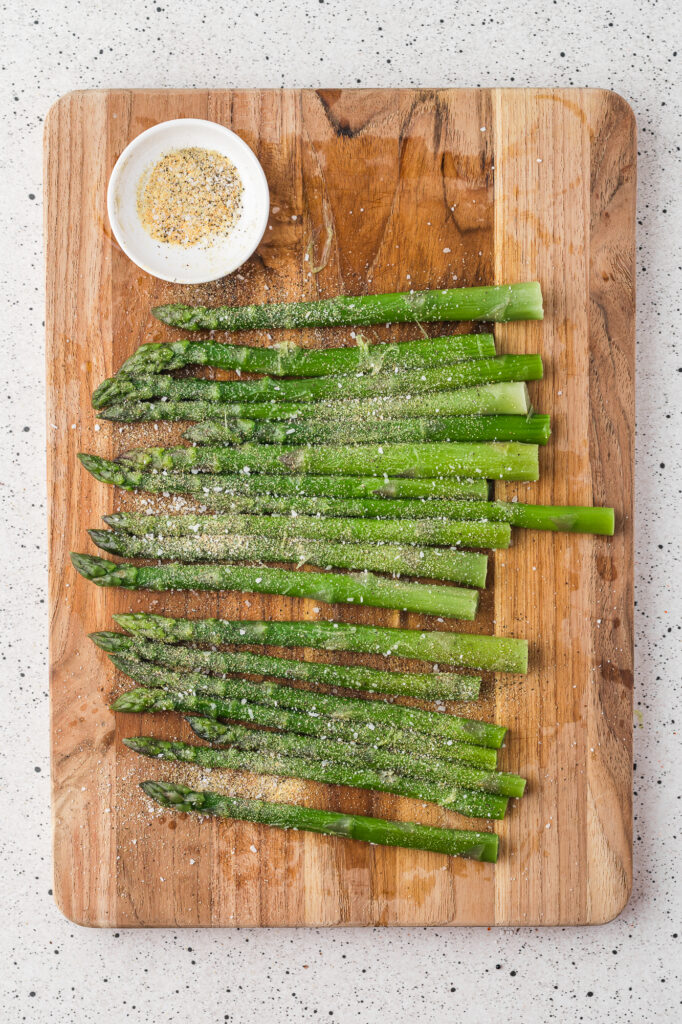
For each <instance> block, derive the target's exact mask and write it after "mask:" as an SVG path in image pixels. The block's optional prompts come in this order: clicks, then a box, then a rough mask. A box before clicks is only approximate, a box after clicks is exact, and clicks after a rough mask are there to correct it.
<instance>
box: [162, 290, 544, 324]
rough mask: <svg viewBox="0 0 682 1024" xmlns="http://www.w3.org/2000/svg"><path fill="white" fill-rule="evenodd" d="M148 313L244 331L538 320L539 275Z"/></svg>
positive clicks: (168, 320) (172, 320) (181, 307)
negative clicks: (482, 283)
mask: <svg viewBox="0 0 682 1024" xmlns="http://www.w3.org/2000/svg"><path fill="white" fill-rule="evenodd" d="M152 313H153V314H154V316H155V317H156V318H157V319H158V320H161V321H163V323H165V324H169V325H170V326H171V327H182V328H183V329H184V330H188V331H245V330H246V331H248V330H257V329H265V330H270V329H271V328H277V327H344V326H351V325H356V326H358V327H362V326H366V325H370V324H384V323H395V324H402V323H431V322H433V321H436V320H443V321H448V320H449V321H454V320H482V321H487V322H493V321H497V322H499V323H504V322H506V321H509V320H542V293H541V291H540V285H539V284H538V283H537V281H527V282H523V283H519V284H503V285H489V286H486V287H482V288H481V287H478V288H439V289H434V290H433V291H422V292H416V291H411V292H394V293H389V294H384V295H357V296H350V295H338V296H336V298H333V299H319V300H317V301H315V302H283V303H270V304H266V305H261V306H218V307H215V308H212V309H211V308H207V307H206V306H184V305H182V304H181V303H176V304H174V305H168V306H156V307H155V308H154V309H152Z"/></svg>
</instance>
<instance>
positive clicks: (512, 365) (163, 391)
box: [94, 355, 542, 408]
mask: <svg viewBox="0 0 682 1024" xmlns="http://www.w3.org/2000/svg"><path fill="white" fill-rule="evenodd" d="M540 377H542V359H541V358H540V356H538V355H522V356H492V357H491V358H489V359H470V360H468V361H467V362H463V363H452V364H450V365H449V366H438V367H434V368H428V367H425V368H424V369H417V370H402V371H401V372H398V371H394V372H392V373H366V374H361V373H360V374H345V375H344V374H339V375H338V376H336V377H304V378H302V379H298V380H279V379H277V378H276V377H261V378H259V379H258V380H244V381H241V380H228V381H225V380H205V379H204V378H202V377H182V378H180V379H177V378H175V377H169V376H167V375H166V374H161V373H159V374H146V375H144V376H139V377H128V376H126V377H112V378H111V379H110V380H108V381H105V382H104V383H103V384H102V385H100V388H99V389H98V392H97V393H96V397H95V398H94V400H96V401H97V402H98V403H99V404H98V405H97V406H96V408H101V407H103V406H104V405H105V404H111V403H112V402H114V401H118V402H121V401H135V402H141V401H148V400H149V399H152V398H168V399H171V400H173V401H189V402H197V401H199V402H218V403H223V402H241V403H244V402H246V403H248V402H263V401H266V400H270V401H275V402H320V401H325V400H331V401H334V400H338V399H341V398H344V397H345V398H366V397H368V396H371V395H423V394H427V393H428V392H430V391H453V390H455V389H456V388H464V387H472V386H473V385H476V384H492V383H497V382H499V381H526V380H539V379H540Z"/></svg>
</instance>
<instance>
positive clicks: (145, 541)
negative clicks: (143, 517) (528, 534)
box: [88, 521, 488, 587]
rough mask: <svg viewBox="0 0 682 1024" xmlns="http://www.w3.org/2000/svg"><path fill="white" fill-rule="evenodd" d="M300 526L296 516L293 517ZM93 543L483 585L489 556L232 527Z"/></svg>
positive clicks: (149, 553)
mask: <svg viewBox="0 0 682 1024" xmlns="http://www.w3.org/2000/svg"><path fill="white" fill-rule="evenodd" d="M292 527H295V521H292ZM88 533H89V534H90V538H91V539H92V541H93V543H94V544H96V545H97V547H98V548H101V549H102V550H103V551H108V552H109V553H110V554H114V555H122V556H123V557H125V558H159V559H167V560H170V561H179V562H185V563H194V562H210V563H211V566H212V567H213V566H215V563H216V562H223V561H225V562H230V563H233V562H258V563H260V562H295V563H296V564H297V566H298V567H299V568H300V567H301V566H302V565H304V564H309V565H314V566H317V567H319V568H325V567H329V566H334V567H336V568H340V569H360V570H365V569H371V570H373V571H375V572H383V573H393V574H394V575H398V576H399V575H407V576H419V577H422V578H425V579H436V580H446V581H448V582H451V583H464V584H466V585H468V586H472V587H484V586H485V577H486V572H487V567H488V559H487V556H486V555H484V554H479V553H478V552H474V551H456V550H453V549H452V548H427V547H425V548H424V550H422V549H420V548H418V547H410V546H409V545H400V544H346V543H341V544H337V543H334V541H329V540H313V539H311V538H300V537H297V536H289V537H263V536H260V535H257V534H254V535H246V536H245V535H241V534H237V533H231V534H227V535H224V536H222V537H218V536H215V535H211V534H203V535H201V534H197V535H196V536H193V537H170V538H168V539H166V538H165V537H164V538H163V539H160V538H150V537H134V536H132V535H130V534H125V533H114V532H113V531H112V530H88Z"/></svg>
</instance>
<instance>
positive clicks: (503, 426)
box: [183, 415, 549, 444]
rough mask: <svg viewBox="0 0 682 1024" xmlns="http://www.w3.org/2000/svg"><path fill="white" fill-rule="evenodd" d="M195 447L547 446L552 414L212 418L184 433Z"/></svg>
mask: <svg viewBox="0 0 682 1024" xmlns="http://www.w3.org/2000/svg"><path fill="white" fill-rule="evenodd" d="M183 437H185V438H186V439H187V440H188V441H193V442H194V443H195V444H243V443H244V441H251V442H254V441H255V442H257V443H259V444H367V443H369V442H378V443H383V442H392V443H396V442H401V443H404V442H415V441H417V442H419V441H525V442H529V443H531V444H546V443H547V441H548V439H549V416H538V415H535V416H442V417H440V418H438V419H431V420H425V419H404V420H376V421H368V422H365V423H353V421H352V420H351V421H343V420H341V421H338V422H330V421H329V420H328V419H327V418H324V419H319V420H317V419H316V420H312V419H310V420H303V421H302V422H301V423H281V422H280V423H277V422H270V421H263V420H249V419H241V420H234V419H230V420H226V421H223V422H222V423H217V422H214V421H212V420H208V421H205V422H203V423H197V424H196V425H195V426H194V427H190V429H189V430H188V431H186V433H185V434H183Z"/></svg>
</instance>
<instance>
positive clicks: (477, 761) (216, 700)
mask: <svg viewBox="0 0 682 1024" xmlns="http://www.w3.org/2000/svg"><path fill="white" fill-rule="evenodd" d="M112 709H113V710H114V711H121V712H128V713H133V714H140V713H150V714H153V713H155V712H167V711H178V712H181V713H184V714H190V715H201V716H202V717H203V718H213V719H217V718H230V719H237V720H238V721H242V722H248V723H249V724H251V725H261V726H264V727H266V728H271V729H284V730H286V731H287V732H296V733H300V734H301V735H304V736H321V737H323V738H324V737H327V738H333V739H337V740H343V741H346V742H349V743H359V744H364V745H369V746H371V747H372V749H375V750H396V751H399V752H402V753H411V754H418V755H419V756H420V757H435V758H438V759H439V760H447V761H458V762H461V763H462V764H471V765H474V766H475V767H477V768H485V769H489V770H492V769H494V768H495V766H496V765H497V751H496V750H494V749H493V748H492V747H477V746H475V745H474V744H472V743H455V742H454V741H453V740H445V739H443V737H441V736H425V735H424V734H423V733H416V732H408V731H406V730H404V729H396V728H395V727H393V726H386V725H382V726H380V727H377V726H376V725H375V724H374V723H373V722H367V723H363V722H344V721H342V720H339V719H331V718H323V717H320V716H312V715H308V714H300V713H298V712H296V711H288V710H286V709H285V708H276V707H266V706H265V705H263V704H253V703H251V702H250V701H245V700H234V699H232V700H226V699H224V698H221V697H210V696H206V695H204V694H195V693H185V692H182V693H181V692H176V691H170V690H159V689H147V688H142V687H138V688H137V689H135V690H129V691H128V692H127V693H124V694H122V695H121V696H120V697H119V698H118V699H117V700H116V701H115V702H114V704H113V705H112Z"/></svg>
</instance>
